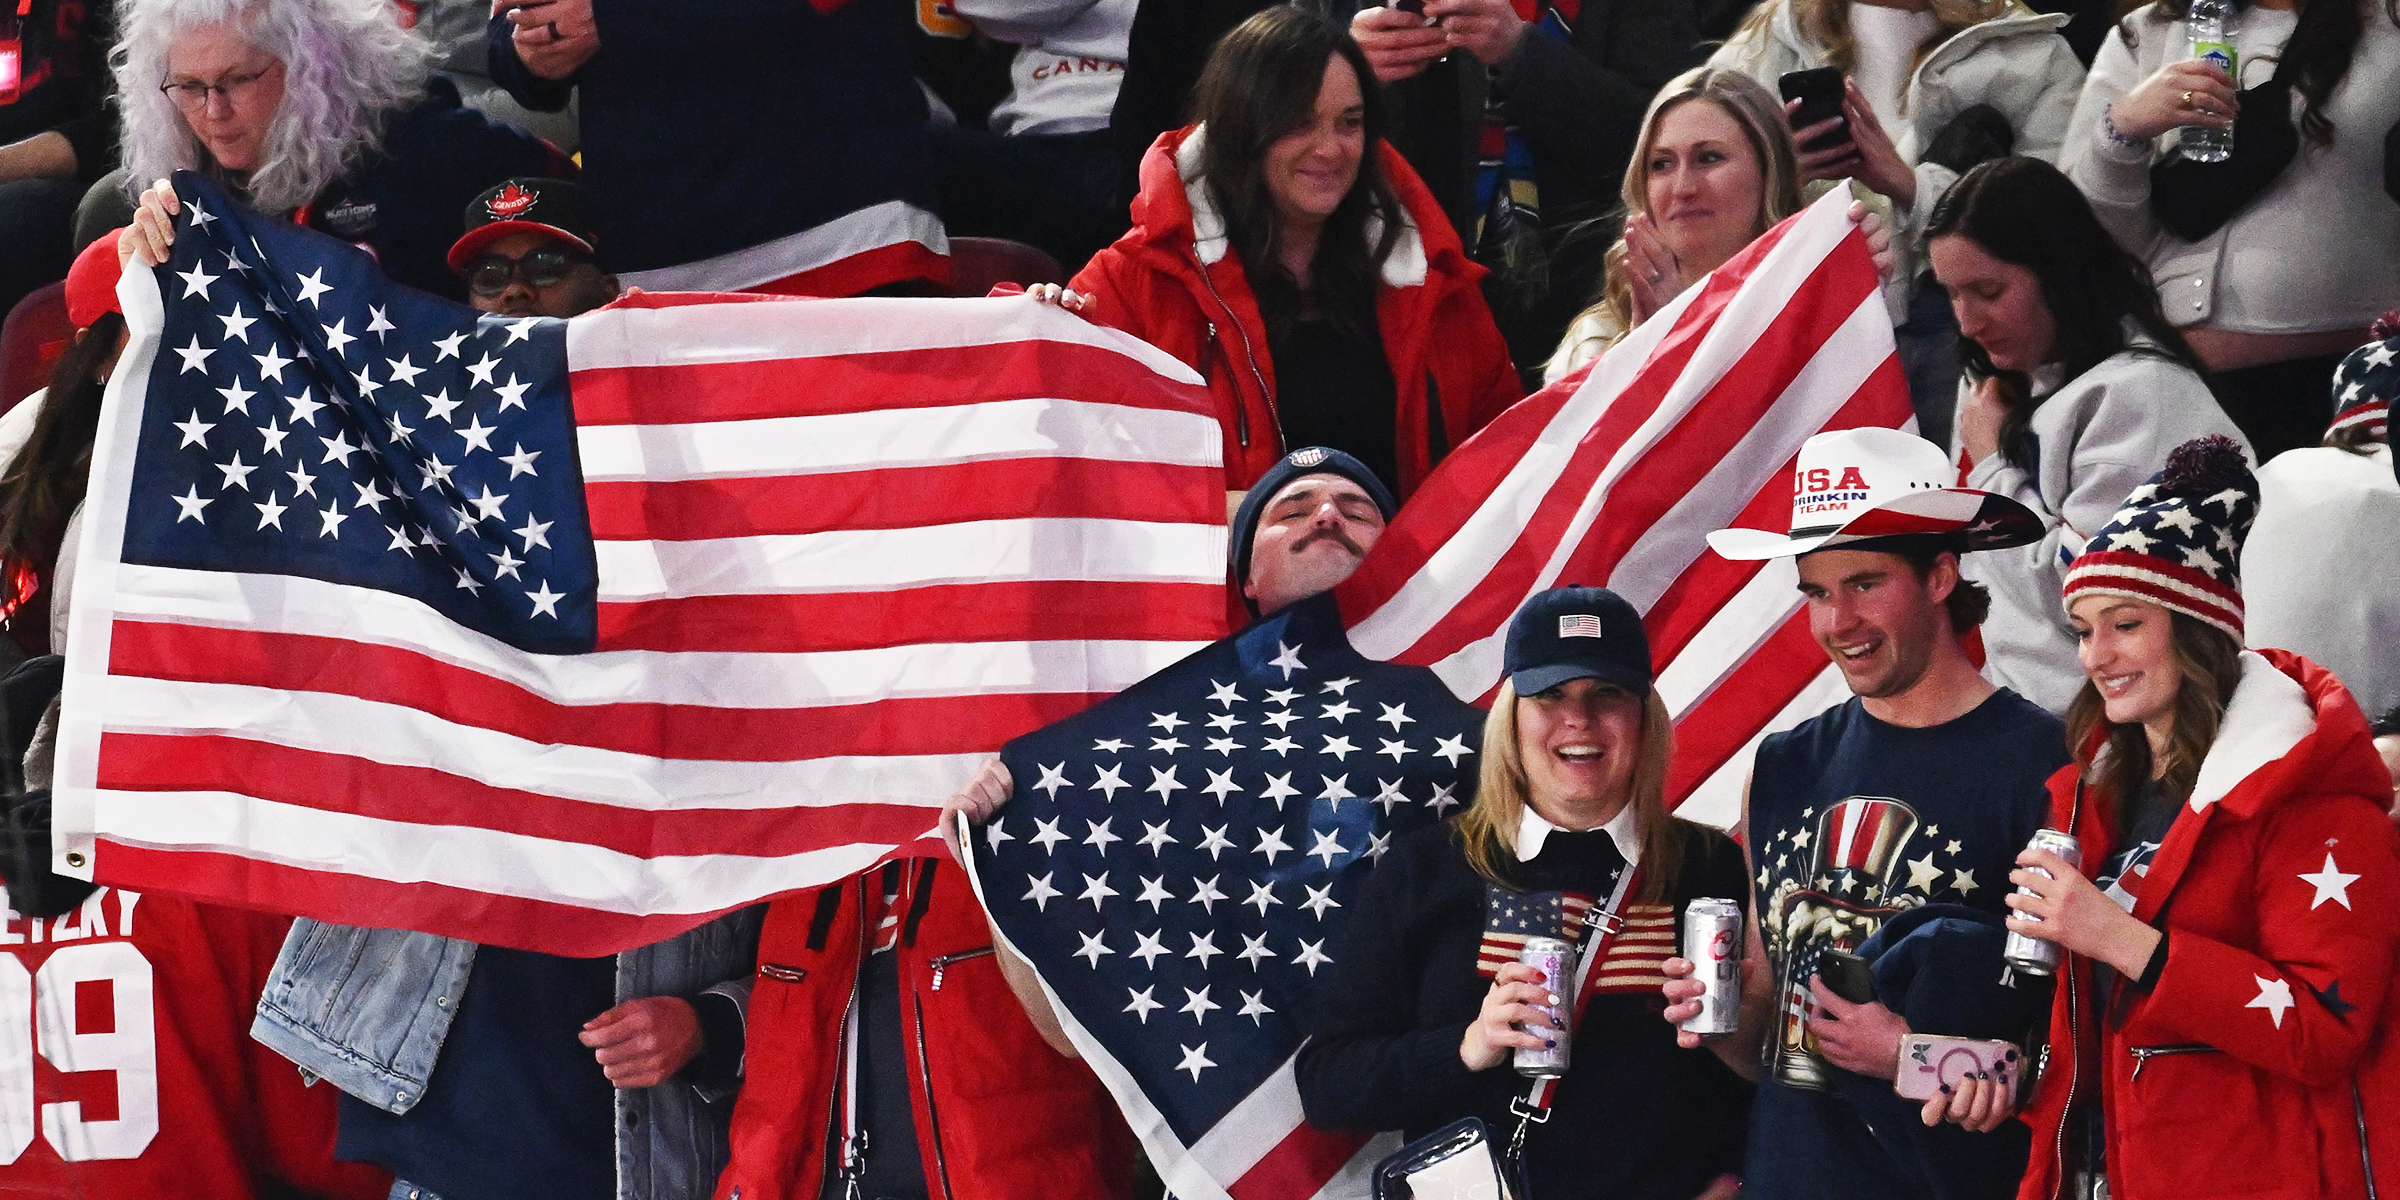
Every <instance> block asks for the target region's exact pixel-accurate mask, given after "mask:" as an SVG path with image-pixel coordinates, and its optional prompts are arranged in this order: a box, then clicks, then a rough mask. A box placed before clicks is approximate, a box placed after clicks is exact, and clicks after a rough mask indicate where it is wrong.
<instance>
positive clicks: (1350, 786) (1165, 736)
mask: <svg viewBox="0 0 2400 1200" xmlns="http://www.w3.org/2000/svg"><path fill="white" fill-rule="evenodd" d="M1482 732H1483V713H1482V712H1481V711H1480V710H1478V709H1476V708H1474V707H1472V706H1471V705H1468V704H1467V703H1465V702H1464V701H1461V700H1459V699H1458V698H1457V697H1455V696H1453V695H1452V694H1451V693H1450V691H1449V689H1448V688H1446V687H1444V686H1443V684H1442V682H1441V681H1440V680H1438V679H1436V678H1435V677H1434V675H1433V673H1432V672H1431V671H1427V670H1425V669H1424V668H1422V667H1408V666H1399V665H1395V664H1391V663H1379V662H1372V661H1369V660H1367V659H1364V658H1361V657H1360V656H1359V655H1358V653H1357V652H1356V651H1354V650H1352V649H1351V648H1350V646H1349V643H1348V642H1347V641H1346V640H1345V639H1344V638H1343V636H1342V628H1341V624H1340V621H1339V618H1338V615H1337V614H1336V612H1335V610H1334V606H1333V601H1332V598H1331V597H1326V596H1320V597H1316V598H1314V599H1311V600H1307V601H1303V602H1302V603H1300V604H1298V605H1294V606H1293V607H1291V608H1289V609H1286V610H1284V611H1282V612H1279V613H1276V614H1275V615H1273V616H1271V617H1269V618H1267V619H1266V620H1264V621H1261V622H1257V623H1255V624H1253V625H1251V626H1250V627H1248V628H1247V629H1244V630H1243V631H1242V632H1241V633H1239V634H1236V635H1234V636H1232V637H1229V638H1226V639H1225V640H1223V641H1220V642H1218V643H1217V644H1216V645H1214V646H1211V647H1209V648H1208V649H1206V650H1204V651H1202V652H1201V653H1199V654H1197V655H1194V656H1193V657H1191V658H1189V659H1186V660H1185V661H1183V662H1181V663H1178V664H1176V665H1175V666H1174V667H1172V668H1170V669H1169V670H1167V671H1165V672H1162V673H1161V674H1159V675H1157V676H1154V677H1152V678H1151V679H1148V680H1145V681H1143V682H1142V683H1141V684H1139V685H1137V686H1135V687H1134V688H1132V689H1130V690H1128V691H1126V692H1124V693H1122V694H1120V695H1118V696H1117V697H1116V698H1114V699H1112V700H1110V701H1108V702H1107V703H1105V704H1102V705H1100V706H1098V707H1096V708H1093V709H1092V710H1090V711H1089V712H1086V713H1083V714H1082V715H1080V716H1077V717H1074V718H1071V719H1069V720H1067V721H1063V722H1061V723H1059V724H1057V725H1053V726H1051V727H1049V728H1047V729H1044V730H1042V731H1040V732H1039V733H1035V734H1031V735H1028V736H1026V737H1023V738H1020V739H1018V740H1016V741H1014V742H1011V743H1009V745H1008V748H1007V750H1006V751H1005V752H1004V753H1003V755H1002V761H1004V762H1006V763H1007V764H1008V768H1009V772H1010V775H1011V777H1012V778H1013V779H1014V780H1015V781H1016V788H1015V792H1016V795H1015V798H1014V799H1013V800H1012V801H1011V802H1010V803H1009V805H1008V806H1007V807H1006V808H1004V809H1002V810H1001V812H1000V815H999V816H998V817H997V818H996V819H994V820H992V821H991V822H989V823H988V824H986V825H985V826H984V827H983V828H982V829H981V830H980V831H978V832H977V833H976V835H975V836H974V840H973V843H972V844H973V845H974V847H975V854H974V855H973V858H974V869H975V876H976V888H977V891H978V893H979V894H980V895H981V896H982V897H983V901H984V904H985V906H986V907H987V908H988V909H990V911H991V913H992V917H993V920H994V921H995V922H996V924H997V926H998V928H999V930H1000V932H1001V934H1002V935H1003V936H1004V937H1005V938H1006V939H1007V941H1008V942H1009V944H1010V945H1012V946H1013V947H1015V948H1016V950H1017V951H1018V953H1020V954H1021V955H1023V956H1025V957H1026V958H1027V959H1028V960H1029V961H1031V962H1033V963H1034V964H1036V966H1037V968H1038V969H1039V971H1040V974H1041V976H1042V980H1043V986H1044V988H1045V989H1046V990H1047V991H1048V993H1049V995H1050V996H1051V998H1052V1000H1053V1002H1054V1005H1055V1007H1056V1008H1057V1010H1058V1011H1059V1014H1060V1017H1061V1024H1062V1025H1064V1026H1065V1028H1066V1029H1067V1032H1068V1036H1069V1037H1071V1038H1073V1039H1074V1040H1075V1042H1076V1043H1077V1045H1078V1046H1079V1047H1081V1048H1082V1050H1083V1057H1084V1059H1085V1061H1087V1062H1089V1063H1090V1064H1091V1065H1092V1068H1093V1069H1094V1070H1095V1071H1096V1072H1098V1074H1099V1075H1100V1078H1101V1080H1102V1081H1103V1082H1105V1083H1106V1084H1107V1085H1108V1086H1109V1089H1110V1091H1111V1092H1112V1093H1113V1094H1114V1095H1115V1096H1116V1098H1117V1102H1118V1104H1119V1105H1120V1106H1121V1107H1122V1108H1123V1109H1124V1111H1125V1113H1126V1115H1127V1117H1128V1118H1129V1120H1130V1123H1131V1124H1132V1126H1133V1128H1134V1130H1135V1132H1136V1133H1138V1134H1139V1135H1141V1137H1142V1141H1143V1145H1144V1146H1145V1147H1146V1148H1147V1149H1148V1151H1149V1153H1150V1161H1151V1162H1152V1163H1153V1164H1155V1165H1156V1166H1157V1168H1158V1171H1159V1174H1160V1177H1161V1178H1163V1179H1164V1180H1165V1181H1166V1184H1167V1189H1168V1191H1170V1192H1171V1193H1173V1194H1174V1195H1176V1196H1180V1197H1184V1198H1185V1200H1198V1198H1200V1197H1207V1196H1228V1195H1230V1196H1232V1197H1235V1198H1236V1200H1268V1198H1274V1197H1290V1198H1294V1200H1299V1198H1304V1197H1308V1196H1312V1195H1315V1194H1317V1193H1318V1192H1319V1191H1327V1192H1330V1193H1335V1194H1339V1193H1342V1192H1352V1193H1357V1194H1364V1191H1365V1174H1364V1172H1365V1170H1366V1169H1367V1168H1368V1167H1371V1166H1372V1165H1373V1164H1374V1162H1375V1160H1376V1159H1377V1158H1378V1157H1380V1155H1381V1154H1383V1153H1388V1152H1389V1151H1390V1150H1391V1149H1394V1148H1396V1146H1397V1142H1396V1141H1395V1140H1394V1139H1390V1138H1383V1139H1376V1140H1374V1141H1370V1139H1369V1138H1368V1137H1367V1136H1366V1135H1364V1134H1354V1133H1351V1134H1337V1133H1329V1132H1325V1131H1321V1130H1318V1129H1315V1128H1313V1127H1310V1126H1307V1125H1304V1124H1303V1123H1302V1122H1301V1119H1300V1093H1299V1090H1298V1088H1297V1086H1296V1085H1295V1084H1294V1082H1293V1075H1292V1063H1293V1057H1294V1055H1295V1054H1296V1053H1297V1052H1298V1050H1299V1048H1300V1043H1301V1041H1302V1039H1304V1038H1305V1037H1306V1036H1307V1033H1308V1026H1309V1015H1308V1014H1309V1012H1310V1010H1311V1009H1312V1007H1313V1006H1314V996H1313V988H1312V984H1313V982H1314V981H1315V979H1316V977H1317V973H1318V971H1319V969H1320V968H1322V967H1324V966H1325V965H1326V964H1328V963H1330V962H1332V961H1333V956H1334V955H1335V954H1336V953H1343V952H1345V951H1342V950H1341V949H1340V948H1339V947H1338V945H1337V942H1336V938H1335V931H1336V930H1337V929H1339V928H1340V926H1341V921H1342V917H1343V916H1344V915H1346V913H1347V911H1348V909H1349V907H1350V906H1351V904H1352V903H1353V902H1354V901H1355V899H1356V897H1357V892H1358V888H1359V886H1360V884H1361V883H1362V882H1363V881H1364V879H1365V876H1366V874H1367V872H1368V871H1369V870H1371V869H1372V868H1373V866H1374V864H1375V862H1376V861H1377V860H1378V859H1380V858H1382V857H1383V854H1384V852H1385V851H1386V850H1387V849H1388V848H1389V847H1390V845H1391V841H1392V839H1393V838H1394V837H1397V836H1399V835H1402V834H1405V833H1407V832H1408V831H1410V830H1413V829H1420V828H1423V827H1424V826H1427V825H1430V824H1432V823H1434V822H1435V821H1438V820H1440V819H1441V818H1442V817H1444V816H1446V815H1450V814H1453V813H1456V812H1457V811H1458V809H1459V808H1460V807H1461V806H1462V805H1464V804H1465V803H1467V802H1469V801H1471V800H1472V798H1473V794H1474V780H1475V775H1476V772H1477V770H1478V769H1479V767H1480V765H1481V764H1480V761H1479V759H1478V749H1479V747H1480V746H1481V743H1482Z"/></svg>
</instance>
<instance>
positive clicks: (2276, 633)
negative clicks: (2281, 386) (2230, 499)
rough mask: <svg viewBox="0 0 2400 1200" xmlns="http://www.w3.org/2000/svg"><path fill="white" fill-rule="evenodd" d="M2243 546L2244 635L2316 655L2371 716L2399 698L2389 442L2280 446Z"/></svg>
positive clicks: (2397, 556)
mask: <svg viewBox="0 0 2400 1200" xmlns="http://www.w3.org/2000/svg"><path fill="white" fill-rule="evenodd" d="M2258 488H2259V503H2258V523H2257V524H2256V525H2254V526H2252V527H2251V529H2250V540H2249V541H2248V542H2246V543H2244V545H2243V547H2242V607H2243V610H2244V611H2243V626H2244V632H2245V633H2246V634H2247V635H2248V637H2247V638H2246V640H2247V641H2248V642H2249V643H2250V644H2251V645H2253V646H2272V647H2274V648H2276V649H2278V650H2289V651H2291V652H2292V653H2294V654H2299V655H2305V656H2307V657H2308V658H2310V659H2313V660H2315V661H2316V662H2317V663H2318V664H2319V665H2321V666H2323V667H2324V668H2325V669H2326V670H2329V671H2331V672H2333V673H2334V674H2335V675H2338V676H2340V677H2341V680H2342V682H2343V683H2345V684H2348V685H2349V687H2350V694H2351V695H2353V696H2355V697H2357V698H2358V705H2359V707H2360V708H2363V709H2365V710H2367V715H2368V716H2370V717H2376V716H2381V715H2383V714H2384V713H2386V712H2388V711H2390V710H2391V708H2392V706H2393V705H2395V704H2400V655H2396V654H2395V653H2394V647H2400V481H2395V480H2394V479H2393V478H2392V451H2391V448H2390V447H2388V446H2377V447H2375V450H2374V453H2372V454H2368V455H2363V456H2362V455H2357V454H2352V453H2350V452H2349V451H2347V450H2336V449H2334V448H2332V447H2330V446H2309V447H2306V448H2304V449H2299V450H2287V451H2285V452H2283V453H2282V454H2278V455H2276V456H2275V461H2273V462H2271V463H2268V464H2267V465H2266V466H2264V467H2261V468H2259V471H2258Z"/></svg>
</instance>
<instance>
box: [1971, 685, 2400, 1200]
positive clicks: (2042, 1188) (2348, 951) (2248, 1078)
mask: <svg viewBox="0 0 2400 1200" xmlns="http://www.w3.org/2000/svg"><path fill="white" fill-rule="evenodd" d="M2242 662H2243V673H2242V680H2241V683H2240V685H2239V686H2238V687H2237V688H2236V689H2235V691H2234V695H2233V702H2232V704H2231V705H2230V706H2229V707H2228V708H2227V709H2226V712H2225V721H2224V725H2223V729H2222V732H2220V733H2219V734H2218V736H2217V741H2216V744H2215V745H2214V746H2212V747H2211V748H2210V750H2209V752H2208V757H2207V758H2206V759H2205V760H2204V761H2203V763H2202V765H2201V769H2200V779H2199V783H2198V785H2197V786H2196V787H2195V788H2194V789H2193V793H2192V799H2191V803H2190V808H2189V809H2188V810H2187V811H2184V812H2182V813H2179V814H2177V817H2176V820H2175V823H2174V824H2173V825H2172V826H2171V827H2170V828H2169V830H2168V832H2167V836H2166V838H2165V840H2164V841H2163V842H2162V843H2161V844H2160V845H2159V848H2158V852H2157V855H2156V856H2155V857H2154V858H2153V859H2152V860H2151V862H2150V869H2149V872H2148V874H2146V875H2144V876H2143V877H2142V878H2141V880H2140V881H2139V883H2138V885H2135V886H2136V889H2137V892H2138V897H2139V898H2138V900H2137V902H2136V904H2135V905H2134V909H2133V915H2134V916H2136V917H2139V918H2141V919H2142V920H2143V921H2146V922H2149V923H2150V924H2152V925H2155V926H2159V927H2161V928H2163V929H2164V930H2165V931H2166V934H2167V962H2166V968H2165V970H2164V971H2163V972H2161V973H2160V975H2159V977H2158V982H2157V985H2156V986H2155V987H2153V988H2152V989H2151V990H2150V991H2149V992H2148V993H2143V992H2141V991H2139V990H2137V989H2135V988H2133V987H2130V986H2126V987H2121V988H2120V1000H2119V1002H2118V1008H2119V1011H2115V1012H2109V1013H2101V1012H2099V1011H2097V1006H2096V1005H2095V1004H2094V1002H2093V996H2092V994H2091V993H2092V980H2091V975H2090V973H2089V964H2088V962H2087V961H2086V960H2084V959H2080V958H2078V959H2074V960H2072V963H2073V966H2074V967H2075V968H2076V969H2075V970H2074V971H2073V972H2064V971H2062V972H2061V974H2060V980H2061V983H2060V986H2059V988H2058V990H2057V993H2056V997H2057V998H2056V1001H2055V1003H2054V1005H2053V1007H2052V1012H2051V1020H2050V1045H2051V1051H2050V1062H2049V1064H2048V1066H2047V1068H2046V1069H2045V1070H2044V1071H2043V1074H2042V1078H2041V1082H2040V1083H2039V1084H2038V1085H2037V1086H2036V1088H2035V1091H2034V1094H2033V1097H2032V1101H2031V1103H2030V1104H2029V1105H2028V1106H2027V1109H2026V1113H2025V1120H2026V1122H2027V1123H2028V1124H2030V1125H2032V1126H2033V1130H2034V1138H2033V1156H2032V1161H2031V1162H2030V1163H2029V1164H2028V1167H2027V1170H2026V1174H2025V1181H2024V1183H2023V1185H2022V1186H2021V1187H2020V1188H2019V1191H2018V1195H2019V1198H2020V1200H2048V1198H2049V1197H2054V1196H2057V1195H2059V1194H2060V1192H2061V1187H2062V1185H2061V1180H2060V1178H2059V1175H2060V1167H2059V1162H2060V1157H2061V1154H2062V1151H2064V1150H2065V1149H2066V1148H2067V1147H2068V1146H2069V1143H2070V1142H2071V1141H2072V1140H2073V1139H2074V1136H2075V1134H2074V1131H2073V1130H2072V1129H2071V1128H2068V1127H2067V1126H2066V1125H2065V1123H2064V1120H2063V1117H2064V1115H2065V1113H2066V1111H2067V1109H2068V1106H2069V1104H2070V1097H2072V1100H2071V1103H2072V1104H2073V1105H2074V1106H2076V1107H2082V1106H2083V1105H2085V1104H2088V1103H2090V1102H2091V1101H2092V1100H2093V1099H2095V1098H2096V1099H2098V1100H2099V1102H2100V1106H2101V1111H2102V1113H2103V1114H2104V1119H2105V1129H2106V1137H2107V1156H2108V1181H2109V1194H2110V1195H2111V1196H2112V1197H2114V1198H2115V1200H2198V1198H2202V1197H2212V1196H2219V1197H2235V1196H2239V1197H2245V1198H2257V1200H2269V1198H2278V1197H2289V1198H2291V1200H2300V1198H2301V1197H2336V1198H2348V1197H2364V1196H2366V1195H2368V1194H2369V1190H2368V1189H2369V1187H2370V1183H2369V1180H2368V1178H2367V1175H2366V1174H2365V1171H2366V1170H2367V1169H2371V1170H2372V1171H2373V1173H2374V1176H2373V1183H2372V1186H2373V1187H2375V1188H2376V1189H2377V1190H2378V1191H2379V1192H2380V1194H2382V1195H2384V1196H2400V1038H2396V1037H2395V1036H2394V1035H2395V1032H2396V1031H2395V1026H2396V1025H2400V1016H2395V1014H2396V1013H2400V989H2395V988H2394V987H2393V986H2392V976H2393V970H2394V966H2395V963H2394V955H2395V952H2396V951H2400V834H2395V833H2394V831H2393V828H2392V822H2391V819H2390V818H2389V817H2387V816H2385V815H2384V812H2383V805H2384V804H2386V803H2388V802H2389V798H2390V795H2391V786H2392V785H2391V779H2390V777H2389V776H2388V775H2387V774H2386V773H2385V772H2384V768H2383V763H2382V762H2381V760H2379V759H2378V758H2377V757H2376V753H2375V748H2374V744H2373V741H2372V740H2371V739H2370V738H2369V736H2368V733H2367V722H2366V718H2365V717H2364V716H2363V715H2362V714H2361V713H2360V712H2359V709H2358V705H2357V704H2356V702H2354V701H2353V700H2352V699H2351V698H2350V693H2349V692H2348V691H2346V690H2345V689H2344V688H2343V687H2342V684H2341V681H2340V680H2338V679H2335V678H2334V677H2333V675H2332V674H2331V673H2329V672H2327V671H2326V670H2325V669H2324V668H2322V667H2319V666H2317V665H2316V664H2315V663H2312V662H2310V661H2308V660H2307V659H2304V658H2301V657H2299V656H2298V655H2295V654H2289V653H2286V652H2284V651H2281V650H2265V651H2259V652H2257V653H2254V654H2244V655H2243V656H2242ZM2050 789H2051V797H2052V813H2051V818H2052V822H2053V823H2054V824H2056V825H2058V827H2059V828H2072V829H2073V830H2074V832H2075V833H2076V835H2077V838H2078V839H2079V840H2080V841H2081V842H2082V844H2083V861H2084V863H2085V864H2086V865H2087V866H2092V865H2096V864H2098V863H2100V862H2102V861H2104V859H2105V856H2107V855H2108V854H2109V853H2110V852H2111V850H2110V846H2111V841H2112V837H2113V833H2114V831H2113V830H2112V829H2111V828H2110V826H2111V824H2112V823H2113V814H2111V813H2110V812H2109V811H2108V809H2109V807H2110V806H2109V805H2108V804H2107V803H2106V802H2104V801H2103V800H2101V799H2100V798H2098V797H2096V796H2095V795H2093V794H2091V793H2089V792H2085V793H2083V794H2082V800H2081V803H2080V804H2078V802H2077V795H2078V791H2079V789H2078V788H2077V786H2076V768H2075V767H2073V766H2068V767H2065V768H2063V769H2061V770H2060V771H2059V773H2058V774H2057V775H2056V776H2054V777H2052V779H2051V781H2050ZM2070 1047H2073V1048H2074V1050H2075V1052H2074V1053H2072V1054H2069V1053H2068V1048H2070ZM2362 1142H2363V1145H2362ZM2362 1162H2370V1163H2371V1166H2370V1167H2366V1168H2362Z"/></svg>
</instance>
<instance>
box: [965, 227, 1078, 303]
mask: <svg viewBox="0 0 2400 1200" xmlns="http://www.w3.org/2000/svg"><path fill="white" fill-rule="evenodd" d="M1066 281H1067V273H1066V271H1064V270H1063V269H1061V268H1060V267H1059V265H1058V260H1057V259H1055V258H1052V257H1050V256H1049V255H1048V254H1045V253H1043V252H1042V251H1041V250H1039V249H1037V248H1035V247H1032V246H1028V245H1026V244H1025V243H1023V242H1012V241H1009V240H1008V239H1007V238H980V237H954V238H951V239H950V294H951V295H953V296H970V297H972V296H982V295H985V294H988V293H989V292H990V291H991V290H992V285H993V284H997V283H1015V284H1022V285H1024V286H1027V287H1031V286H1032V285H1034V284H1037V283H1065V282H1066Z"/></svg>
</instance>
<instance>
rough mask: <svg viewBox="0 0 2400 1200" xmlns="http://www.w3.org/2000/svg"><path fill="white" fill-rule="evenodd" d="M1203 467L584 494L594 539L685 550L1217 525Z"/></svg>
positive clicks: (1079, 464)
mask: <svg viewBox="0 0 2400 1200" xmlns="http://www.w3.org/2000/svg"><path fill="white" fill-rule="evenodd" d="M1223 479H1224V472H1222V471H1220V470H1218V469H1217V468H1215V467H1179V466H1172V465H1164V464H1158V463H1142V462H1104V461H1101V460H1097V459H1089V458H1013V459H997V460H993V461H989V462H969V463H944V464H938V465H934V466H926V467H910V468H898V469H888V470H874V471H843V472H829V473H826V474H821V475H786V476H771V477H766V478H737V479H689V480H659V481H637V482H622V481H618V482H608V481H603V482H596V483H588V484H586V485H584V498H585V502H586V504H587V505H588V506H589V510H590V513H591V521H592V536H593V537H594V538H595V539H597V540H600V541H604V542H606V541H637V540H644V539H656V540H660V541H696V540H699V539H703V538H733V537H754V536H758V535H762V534H801V533H823V532H825V531H828V530H837V529H910V528H916V527H920V526H927V525H955V524H958V523H960V522H962V521H990V520H1015V519H1021V518H1023V517H1024V516H1025V515H1026V514H1027V513H1040V514H1042V516H1043V517H1044V518H1045V519H1057V518H1074V517H1086V518H1098V519H1107V520H1118V521H1163V522H1172V523H1177V524H1201V525H1219V524H1223V523H1224V521H1225V503H1224V490H1223V484H1222V482H1221V481H1222V480H1223Z"/></svg>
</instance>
